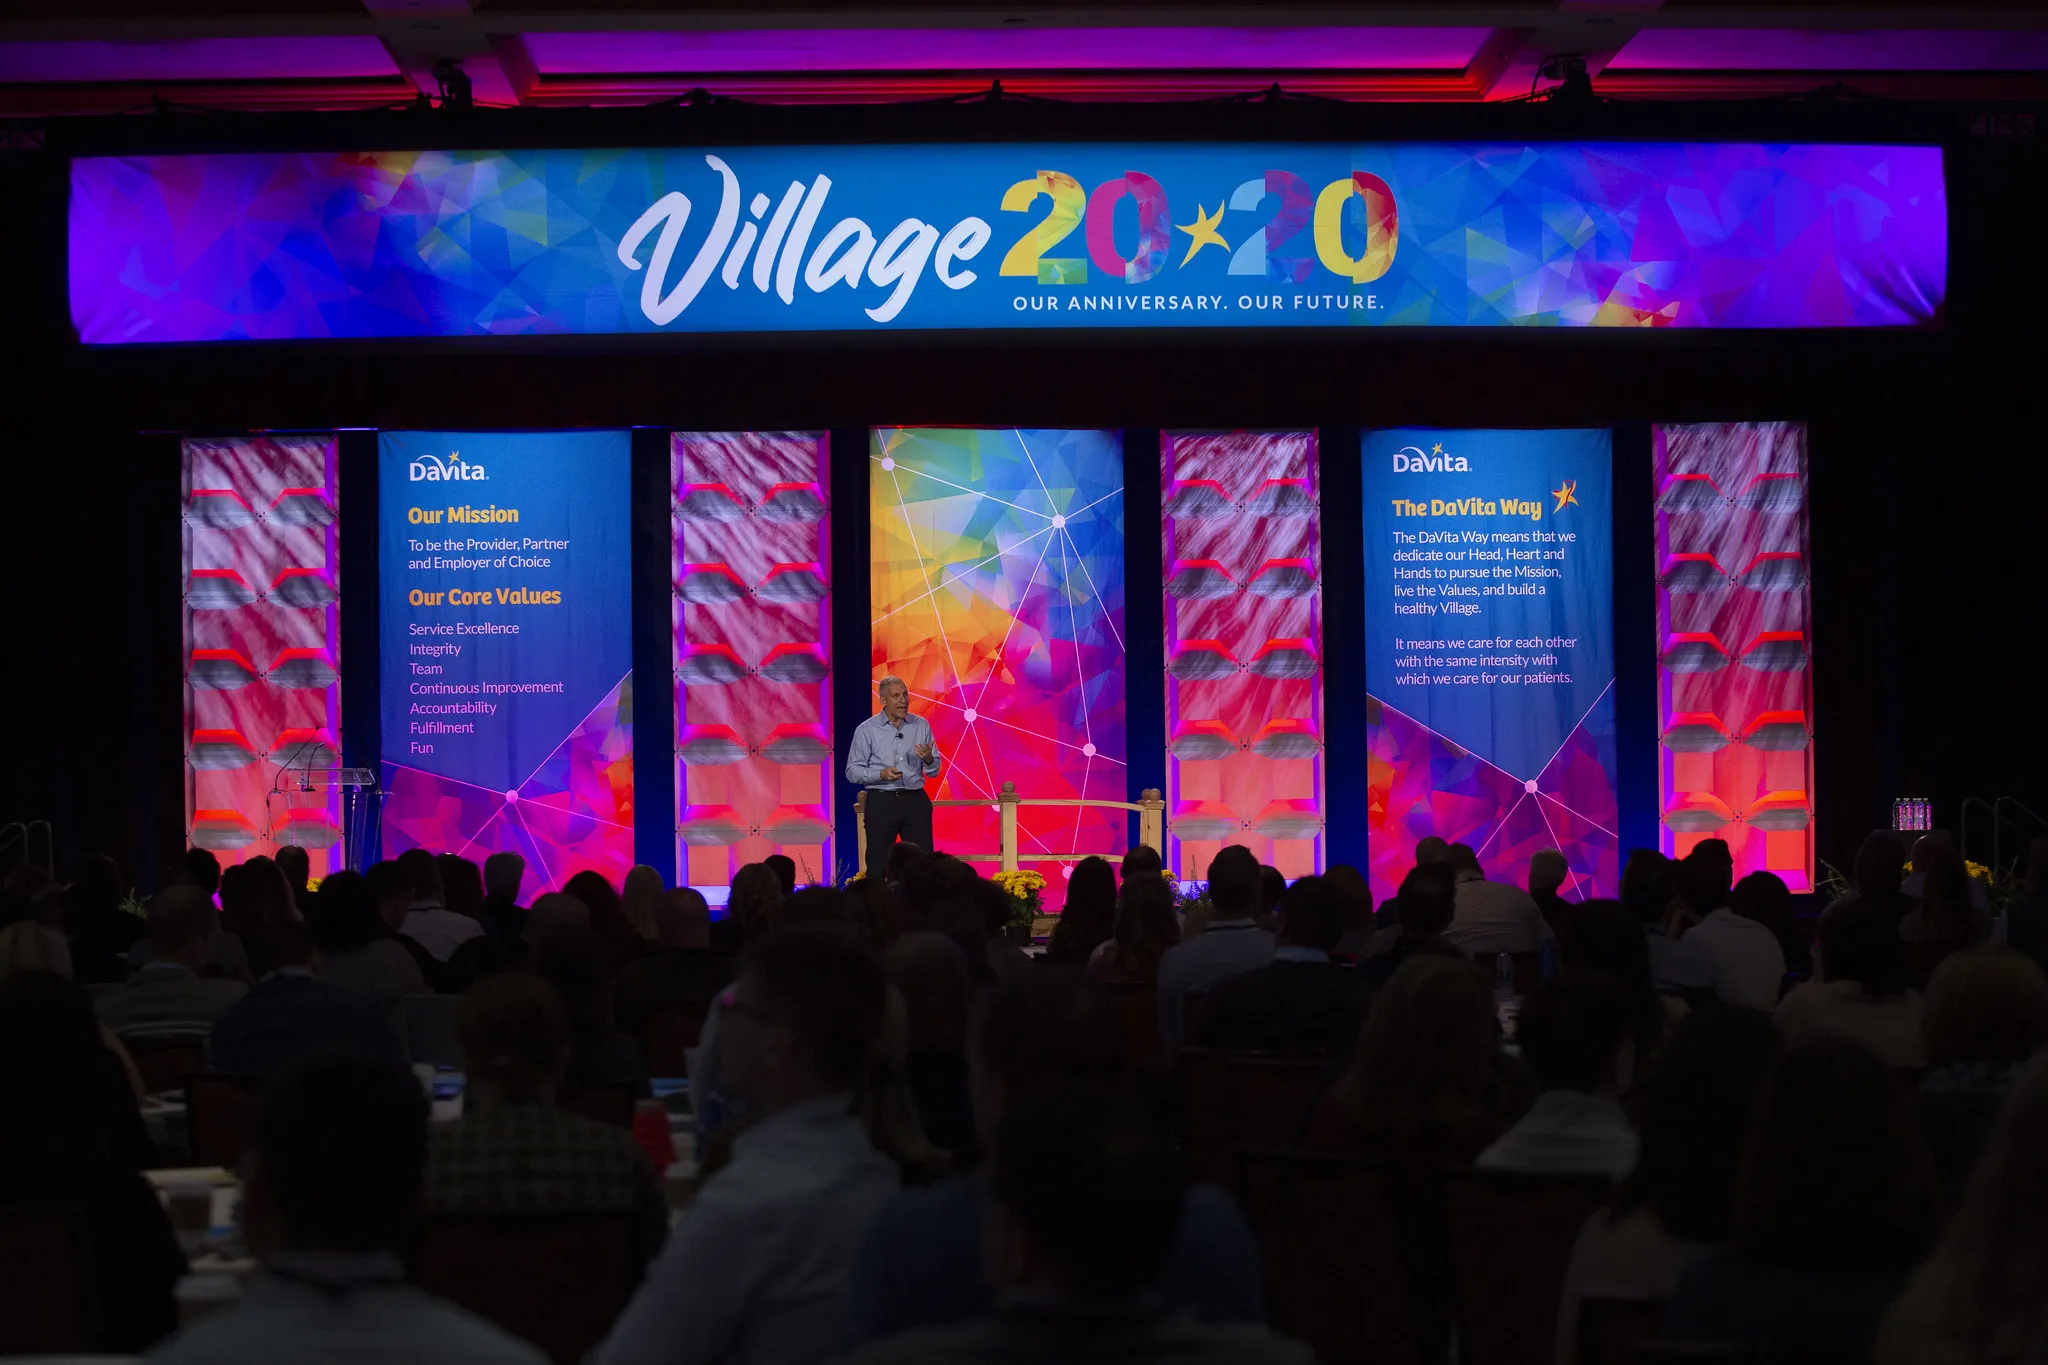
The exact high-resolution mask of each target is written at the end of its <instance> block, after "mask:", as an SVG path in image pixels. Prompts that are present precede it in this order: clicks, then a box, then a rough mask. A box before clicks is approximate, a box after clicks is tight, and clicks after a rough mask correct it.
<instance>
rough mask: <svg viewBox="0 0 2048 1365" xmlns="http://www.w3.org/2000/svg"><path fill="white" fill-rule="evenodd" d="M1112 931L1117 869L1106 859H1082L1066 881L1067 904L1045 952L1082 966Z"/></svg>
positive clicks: (1055, 957) (1047, 954)
mask: <svg viewBox="0 0 2048 1365" xmlns="http://www.w3.org/2000/svg"><path fill="white" fill-rule="evenodd" d="M1140 847H1142V845H1140ZM1115 932H1116V872H1115V871H1114V870H1113V869H1112V868H1111V867H1110V865H1109V860H1108V859H1107V858H1083V859H1082V860H1081V861H1080V862H1078V863H1076V864H1074V875H1073V876H1072V877H1071V878H1069V879H1068V881H1067V900H1066V904H1065V905H1064V906H1062V907H1061V909H1060V920H1059V924H1058V925H1057V926H1056V927H1055V928H1054V929H1053V931H1052V938H1051V939H1050V940H1049V941H1048V942H1047V943H1046V945H1045V955H1046V957H1048V958H1049V959H1051V960H1052V961H1054V962H1064V963H1066V964H1067V965H1068V966H1070V967H1085V966H1087V965H1088V959H1089V958H1090V957H1092V956H1094V953H1095V950H1096V949H1097V948H1099V947H1101V946H1102V945H1103V944H1105V943H1107V942H1109V940H1110V938H1111V936H1112V935H1113V934H1114V933H1115Z"/></svg>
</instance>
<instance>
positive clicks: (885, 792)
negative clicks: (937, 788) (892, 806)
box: [866, 787, 931, 796]
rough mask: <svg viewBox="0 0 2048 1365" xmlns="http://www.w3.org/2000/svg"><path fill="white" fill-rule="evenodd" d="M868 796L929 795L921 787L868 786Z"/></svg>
mask: <svg viewBox="0 0 2048 1365" xmlns="http://www.w3.org/2000/svg"><path fill="white" fill-rule="evenodd" d="M866 790H867V794H868V795H869V796H929V795H930V794H931V793H929V792H927V791H926V790H925V789H924V788H923V787H869V788H867V789H866Z"/></svg>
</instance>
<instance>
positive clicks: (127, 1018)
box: [95, 886, 249, 1036]
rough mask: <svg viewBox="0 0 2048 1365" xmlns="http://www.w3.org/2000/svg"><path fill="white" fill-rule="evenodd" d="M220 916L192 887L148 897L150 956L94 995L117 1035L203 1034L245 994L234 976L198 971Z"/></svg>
mask: <svg viewBox="0 0 2048 1365" xmlns="http://www.w3.org/2000/svg"><path fill="white" fill-rule="evenodd" d="M219 932H220V918H219V916H218V915H216V914H215V913H214V909H213V903H212V902H211V901H209V900H207V898H206V893H205V892H203V891H201V890H200V889H199V888H198V887H196V886H171V887H166V888H164V889H163V890H162V891H159V892H157V893H156V895H155V896H153V897H151V898H150V902H149V946H150V960H149V961H148V962H146V963H144V964H143V965H142V966H141V967H138V968H137V969H136V971H135V975H133V976H131V977H129V978H128V981H127V983H126V984H125V985H120V986H116V987H114V988H113V989H112V990H110V991H106V992H104V993H103V994H101V995H100V996H99V998H98V999H97V1001H96V1002H95V1004H96V1005H97V1007H98V1009H99V1015H100V1020H101V1022H102V1023H104V1024H106V1026H107V1027H108V1028H111V1029H112V1030H113V1031H114V1032H115V1033H117V1034H120V1035H123V1036H138V1035H145V1034H154V1035H170V1036H176V1035H179V1034H194V1035H204V1034H205V1033H206V1032H207V1030H209V1029H211V1028H212V1027H213V1022H214V1020H216V1019H218V1018H220V1016H221V1015H222V1014H224V1013H226V1012H227V1008H228V1006H230V1005H232V1004H234V1003H235V1002H236V1001H237V1000H240V999H241V998H242V997H243V996H244V995H247V994H248V993H249V988H248V987H247V986H245V985H243V984H242V983H241V982H239V981H225V980H221V979H219V978H216V977H208V976H201V975H200V974H199V973H200V970H201V969H202V968H203V967H204V966H205V965H206V963H207V960H208V958H209V957H210V956H211V954H212V952H213V939H214V936H215V935H216V934H217V933H219Z"/></svg>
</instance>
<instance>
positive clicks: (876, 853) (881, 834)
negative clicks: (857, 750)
mask: <svg viewBox="0 0 2048 1365" xmlns="http://www.w3.org/2000/svg"><path fill="white" fill-rule="evenodd" d="M864 809H865V810H866V812H867V815H866V824H867V829H868V868H867V872H868V875H869V876H870V877H879V876H881V875H882V869H883V868H884V867H886V866H888V863H889V849H890V848H891V847H892V846H893V845H894V844H895V842H896V840H897V839H898V838H901V839H902V840H903V841H904V842H905V843H909V844H916V845H917V846H918V847H919V848H921V849H923V850H924V851H925V852H927V853H929V852H931V851H932V799H931V797H929V796H927V795H925V792H924V789H923V788H922V787H920V788H918V789H916V790H914V791H870V792H869V793H868V799H867V804H866V806H865V807H864Z"/></svg>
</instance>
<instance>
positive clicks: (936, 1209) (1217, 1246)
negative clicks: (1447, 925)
mask: <svg viewBox="0 0 2048 1365" xmlns="http://www.w3.org/2000/svg"><path fill="white" fill-rule="evenodd" d="M1460 966H1461V968H1462V969H1463V970H1465V971H1468V972H1469V971H1470V970H1471V969H1470V968H1469V967H1463V964H1460ZM971 1043H972V1047H973V1056H972V1059H971V1066H970V1069H969V1074H970V1076H971V1077H972V1095H973V1102H974V1121H975V1126H976V1128H977V1130H978V1132H979V1134H980V1136H981V1140H982V1143H983V1145H984V1147H985V1146H986V1145H987V1143H988V1142H989V1141H990V1140H991V1139H992V1138H993V1136H994V1134H995V1131H996V1128H997V1126H998V1125H999V1124H1000V1123H1001V1121H1002V1118H1003V1115H1004V1114H1006V1113H1007V1112H1009V1109H1010V1106H1012V1105H1013V1104H1016V1103H1019V1102H1021V1101H1022V1100H1023V1099H1025V1098H1026V1097H1028V1096H1031V1095H1036V1094H1042V1093H1044V1092H1046V1091H1049V1090H1056V1089H1058V1088H1060V1087H1062V1086H1064V1085H1067V1084H1070V1083H1076V1082H1080V1083H1093V1084H1097V1085H1105V1086H1108V1085H1114V1084H1116V1083H1117V1081H1118V1080H1119V1078H1120V1077H1121V1076H1122V1073H1123V1025H1122V1021H1121V1018H1120V1016H1119V1014H1118V1010H1117V1002H1116V999H1115V997H1114V996H1113V995H1111V994H1110V992H1109V991H1108V990H1107V989H1105V988H1104V987H1102V986H1100V985H1098V984H1096V983H1094V982H1090V981H1086V980H1081V979H1077V978H1075V977H1072V976H1070V975H1067V974H1065V973H1059V972H1045V973H1040V974H1038V975H1035V976H1030V977H1024V978H1020V979H1018V980H1016V981H1010V982H1005V983H1004V984H1003V985H1001V986H999V987H997V988H996V989H995V991H994V992H993V994H992V995H991V996H990V998H989V1001H988V1005H987V1007H986V1009H985V1010H984V1011H983V1013H982V1017H981V1020H980V1023H979V1024H978V1025H977V1027H976V1028H975V1030H974V1033H973V1036H972V1039H971ZM987 1213H988V1190H987V1178H986V1176H985V1174H983V1173H976V1174H974V1175H965V1176H952V1177H950V1178H948V1179H945V1180H941V1181H939V1182H937V1183H936V1184H933V1185H930V1186H927V1187H925V1188H922V1189H907V1190H904V1191H903V1192H902V1193H900V1194H898V1195H897V1196H896V1197H895V1198H894V1199H892V1200H890V1201H889V1203H888V1206H887V1207H886V1208H884V1209H883V1210H882V1213H881V1216H880V1217H878V1218H876V1219H875V1221H874V1225H873V1227H872V1228H871V1229H869V1231H868V1233H867V1240H866V1242H865V1243H864V1244H863V1246H862V1248H861V1253H860V1256H859V1259H858V1260H857V1262H856V1267H857V1268H856V1271H855V1275H854V1284H853V1328H854V1332H855V1335H856V1337H857V1338H859V1339H861V1340H872V1339H875V1338H878V1337H886V1336H892V1335H894V1334H896V1333H899V1332H906V1331H909V1330H910V1329H912V1328H915V1327H938V1326H943V1325H946V1324H948V1323H958V1322H965V1321H967V1320H969V1319H971V1318H974V1317H977V1316H979V1315H981V1314H983V1313H986V1312H988V1311H989V1309H990V1307H991V1306H992V1305H993V1303H994V1302H995V1297H994V1295H995V1290H994V1288H993V1287H992V1286H991V1284H990V1283H989V1279H988V1276H987V1274H986V1271H985V1268H984V1265H983V1262H982V1257H981V1250H980V1248H981V1246H982V1235H983V1231H984V1227H985V1220H986V1218H987ZM1156 1285H1157V1288H1158V1289H1159V1290H1160V1292H1161V1293H1162V1294H1164V1295H1165V1297H1166V1298H1167V1299H1169V1300H1171V1301H1172V1302H1174V1303H1177V1304H1179V1305H1181V1306H1182V1307H1185V1308H1187V1309H1189V1310H1190V1311H1192V1312H1194V1313H1197V1314H1199V1315H1201V1316H1202V1317H1205V1318H1208V1319H1210V1320H1211V1321H1218V1322H1225V1321H1242V1322H1261V1321H1264V1319H1265V1315H1266V1310H1265V1298H1264V1291H1263V1287H1262V1285H1261V1282H1260V1279H1259V1257H1258V1249H1257V1248H1256V1247H1255V1246H1254V1245H1253V1243H1252V1238H1251V1231H1250V1229H1248V1228H1247V1227H1246V1226H1245V1223H1244V1219H1243V1217H1242V1216H1241V1215H1240V1214H1239V1213H1238V1211H1237V1205H1236V1204H1235V1202H1234V1201H1233V1200H1232V1199H1231V1197H1230V1196H1229V1195H1228V1194H1226V1193H1225V1192H1224V1191H1222V1190H1220V1189H1218V1188H1217V1187H1215V1186H1213V1185H1195V1186H1192V1187H1190V1188H1189V1189H1188V1190H1187V1192H1186V1195H1185V1197H1184V1198H1183V1200H1182V1207H1181V1218H1180V1225H1179V1231H1178V1233H1177V1234H1176V1235H1175V1237H1174V1239H1173V1241H1172V1245H1171V1248H1170V1250H1169V1252H1168V1254H1167V1256H1166V1259H1165V1261H1164V1262H1163V1263H1162V1264H1161V1266H1160V1267H1159V1270H1158V1275H1157V1278H1156Z"/></svg>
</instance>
